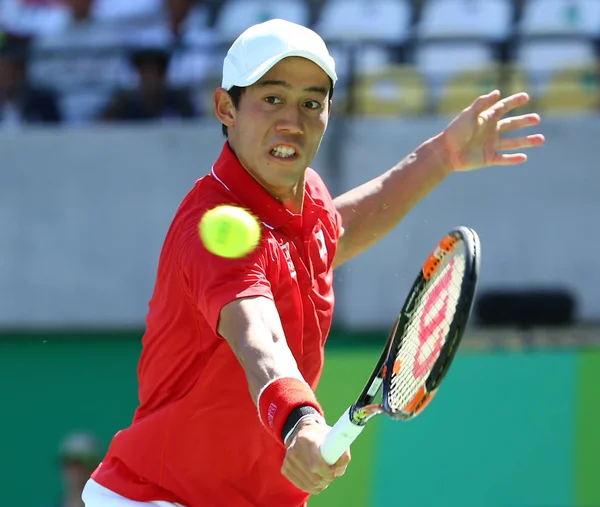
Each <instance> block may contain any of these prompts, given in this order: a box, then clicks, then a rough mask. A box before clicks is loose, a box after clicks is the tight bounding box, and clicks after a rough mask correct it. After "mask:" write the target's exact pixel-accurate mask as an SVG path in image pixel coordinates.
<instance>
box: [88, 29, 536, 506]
mask: <svg viewBox="0 0 600 507" xmlns="http://www.w3.org/2000/svg"><path fill="white" fill-rule="evenodd" d="M336 81H337V76H336V73H335V65H334V61H333V59H332V57H331V56H330V55H329V52H328V50H327V47H326V46H325V43H324V42H323V40H322V39H321V38H320V37H319V36H318V35H317V34H316V33H314V32H313V31H311V30H309V29H307V28H304V27H302V26H298V25H295V24H292V23H288V22H285V21H281V20H272V21H268V22H265V23H261V24H258V25H255V26H252V27H251V28H249V29H248V30H247V31H246V32H244V33H243V34H242V35H241V36H240V37H239V38H238V39H237V40H236V41H235V42H234V43H233V45H232V46H231V48H230V50H229V52H228V54H227V56H226V58H225V62H224V65H223V81H222V87H221V88H219V89H218V90H216V92H215V95H214V108H215V113H216V116H217V117H218V119H219V120H220V121H221V123H222V124H223V126H224V129H225V133H226V135H227V136H228V139H227V141H226V142H225V144H224V146H223V149H222V152H221V155H220V156H219V158H218V159H217V160H216V162H215V164H214V166H213V167H212V169H211V171H210V173H209V174H207V175H206V176H204V177H203V178H201V179H200V180H198V181H197V182H196V184H195V186H194V187H193V188H192V189H191V191H190V192H189V193H188V195H187V196H186V197H185V198H184V200H183V202H182V203H181V206H180V208H179V209H178V211H177V213H176V215H175V218H174V220H173V222H172V225H171V227H170V229H169V231H168V234H167V237H166V239H165V242H164V246H163V250H162V253H161V257H160V261H159V266H158V274H157V280H156V285H155V290H154V294H153V296H152V299H151V301H150V307H149V313H148V316H147V327H146V333H145V335H144V338H143V352H142V355H141V359H140V363H139V369H138V376H139V398H140V404H139V407H138V408H137V410H136V412H135V415H134V418H133V422H132V424H131V425H130V426H129V427H128V428H126V429H123V430H122V431H120V432H118V433H117V434H116V435H115V437H114V439H113V441H112V443H111V446H110V448H109V451H108V453H107V455H106V457H105V459H104V461H103V463H102V464H101V465H100V466H99V467H98V468H97V470H96V471H95V472H94V473H93V475H92V478H91V479H90V481H89V482H88V484H87V486H86V489H85V490H84V493H83V498H84V501H85V503H86V506H87V507H133V506H141V505H184V506H186V507H251V506H258V507H300V506H304V505H306V502H307V501H308V498H309V495H310V494H317V493H319V492H321V491H322V490H324V489H325V488H327V486H328V485H329V484H330V483H331V482H332V481H333V480H334V479H335V478H336V477H337V476H340V475H342V474H343V473H344V471H345V469H346V466H347V465H348V462H349V459H350V454H349V452H347V453H346V454H345V455H344V456H342V457H341V458H340V460H339V462H338V463H336V464H335V465H334V466H328V465H327V464H326V463H325V462H324V461H323V459H322V457H321V454H320V452H319V448H320V446H321V444H322V442H323V440H324V438H325V436H326V435H327V433H328V432H329V430H330V427H329V426H328V425H327V423H326V422H325V418H324V415H323V410H322V408H321V406H320V405H319V402H318V400H317V398H316V397H315V394H314V391H315V388H316V387H317V383H318V381H319V376H320V374H321V369H322V367H323V348H324V344H325V340H326V338H327V334H328V332H329V329H330V325H331V318H332V312H333V305H334V296H333V290H332V281H333V269H334V268H336V267H337V266H340V265H341V264H343V263H344V262H346V261H347V260H348V259H351V258H352V257H354V256H355V255H357V254H359V253H360V252H362V251H364V250H365V249H367V248H368V247H370V246H371V245H373V244H374V243H376V242H377V241H379V240H380V239H381V238H383V237H384V236H385V235H386V234H387V233H388V232H389V231H391V230H392V229H393V228H394V226H395V225H396V224H397V223H398V222H399V221H400V220H401V219H402V217H403V216H404V215H405V214H406V213H407V212H408V211H409V210H410V209H411V208H412V207H413V206H414V205H415V204H416V203H417V202H418V201H419V200H420V199H421V198H423V196H425V195H426V194H427V193H428V192H429V191H430V190H432V189H433V188H434V187H435V186H436V185H438V184H439V183H440V182H442V181H443V180H444V179H445V178H446V177H447V176H448V175H449V174H450V173H452V172H454V171H466V170H470V169H476V168H478V167H483V166H490V165H511V164H518V163H521V162H524V161H525V160H526V156H525V155H524V154H522V153H516V154H515V153H513V154H503V153H501V151H503V150H506V149H510V150H513V149H516V150H520V149H523V148H528V147H532V146H537V145H540V144H541V143H543V141H544V138H543V136H541V135H539V134H536V135H529V136H521V137H513V138H510V139H508V138H502V137H501V134H503V133H506V132H511V131H515V130H519V129H521V128H522V127H528V126H532V125H536V124H537V123H538V122H539V117H538V116H537V115H536V114H528V115H524V116H515V117H511V118H505V119H503V116H504V115H505V113H507V112H509V111H511V110H513V109H514V108H516V107H518V106H522V105H524V104H525V103H526V102H527V101H528V96H527V95H526V94H524V93H521V94H517V95H513V96H511V97H508V98H505V99H504V100H500V94H499V92H497V91H496V92H492V93H489V94H488V95H484V96H481V97H479V98H477V99H476V100H475V101H474V102H473V104H471V106H469V107H468V108H467V109H465V110H464V111H463V112H461V113H460V114H459V115H458V116H457V117H456V118H455V119H454V120H453V121H452V122H451V123H450V125H449V126H448V127H447V128H446V129H445V130H444V131H443V132H442V133H440V134H439V135H437V136H436V137H434V138H432V139H429V140H428V141H426V142H424V143H423V144H422V145H421V146H419V147H418V148H417V149H416V150H415V151H414V152H413V153H411V154H410V155H409V156H407V157H406V158H405V159H404V160H402V161H401V162H399V163H398V164H397V165H396V166H395V167H393V168H392V169H390V170H389V171H387V172H385V173H384V174H382V176H380V177H378V178H377V179H375V180H373V181H370V182H368V183H366V184H364V185H363V186H361V187H358V188H356V189H354V190H351V191H349V192H348V193H346V194H344V195H342V196H341V197H339V198H337V199H335V200H333V199H332V198H331V196H330V194H329V192H328V190H327V188H326V186H325V184H324V183H323V181H322V180H321V178H320V177H319V176H318V174H317V173H316V172H315V171H313V170H312V169H310V168H309V165H310V163H311V161H312V160H313V158H314V156H315V154H316V153H317V150H318V148H319V145H320V143H321V140H322V138H323V135H324V133H325V130H326V128H327V122H328V120H329V116H330V114H331V107H332V94H333V91H334V86H335V84H336ZM223 203H228V204H235V205H239V206H244V207H246V208H249V209H250V210H251V211H252V212H253V213H254V214H255V215H256V216H258V217H259V219H260V221H261V222H262V224H263V241H262V243H261V245H260V247H259V248H257V249H256V250H255V251H254V252H253V253H252V254H249V255H248V256H246V257H244V258H242V259H236V260H231V259H222V258H219V257H216V256H214V255H212V254H210V253H209V252H207V251H206V250H205V249H204V247H203V245H202V243H201V241H200V240H199V238H198V232H197V225H198V221H199V219H200V217H201V216H202V214H203V213H204V212H205V211H206V210H208V209H211V208H213V207H214V206H217V205H219V204H223Z"/></svg>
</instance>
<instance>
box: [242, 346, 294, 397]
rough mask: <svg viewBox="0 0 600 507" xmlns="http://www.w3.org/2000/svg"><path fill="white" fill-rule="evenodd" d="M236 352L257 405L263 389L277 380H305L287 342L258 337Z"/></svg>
mask: <svg viewBox="0 0 600 507" xmlns="http://www.w3.org/2000/svg"><path fill="white" fill-rule="evenodd" d="M234 352H235V354H236V356H237V358H238V360H239V361H240V363H241V365H242V367H243V368H244V371H245V373H246V378H247V380H248V388H249V389H250V394H251V395H252V399H253V400H254V402H255V403H256V402H257V399H258V395H259V393H260V392H261V391H262V389H264V387H265V386H266V385H268V384H269V383H270V382H272V381H273V380H275V379H278V378H281V377H292V378H297V379H299V380H303V377H302V374H301V373H300V370H298V366H297V364H296V360H295V359H294V356H293V355H292V353H291V351H290V349H289V347H288V346H287V343H285V341H283V342H275V341H273V340H272V338H271V337H268V338H267V337H265V338H264V339H261V338H260V337H257V339H256V340H252V341H248V342H245V343H244V344H242V345H240V346H239V347H237V350H234Z"/></svg>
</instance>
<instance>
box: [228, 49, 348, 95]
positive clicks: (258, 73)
mask: <svg viewBox="0 0 600 507" xmlns="http://www.w3.org/2000/svg"><path fill="white" fill-rule="evenodd" d="M291 56H299V57H301V58H306V59H307V60H310V61H311V62H313V63H316V64H317V65H318V66H319V67H321V69H323V71H324V72H325V73H326V74H327V75H328V76H329V77H330V78H331V80H332V81H333V84H334V86H335V83H336V81H337V74H336V73H335V68H334V67H333V65H331V64H329V63H328V62H326V61H324V60H323V59H321V58H319V57H318V56H316V55H315V54H314V53H312V52H310V51H303V50H298V49H294V50H290V51H285V52H283V53H280V54H278V55H275V56H273V57H272V58H269V59H268V60H266V61H265V62H264V63H263V64H262V65H259V66H258V67H256V68H254V69H252V71H251V72H249V73H248V74H245V75H243V76H240V77H239V78H238V79H237V80H236V81H235V82H231V83H225V82H223V83H222V86H223V88H225V89H226V90H229V89H230V88H231V87H233V86H239V87H242V88H244V87H246V86H251V85H253V84H254V83H256V82H257V81H258V80H259V79H260V78H262V77H263V76H264V75H265V74H266V73H267V72H269V70H271V69H272V68H273V67H274V66H275V65H276V64H278V63H279V62H280V61H281V60H283V59H284V58H289V57H291Z"/></svg>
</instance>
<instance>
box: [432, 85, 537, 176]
mask: <svg viewBox="0 0 600 507" xmlns="http://www.w3.org/2000/svg"><path fill="white" fill-rule="evenodd" d="M528 102H529V96H528V95H527V94H526V93H517V94H515V95H511V96H510V97H506V98H505V99H502V100H500V92H499V91H498V90H495V91H493V92H491V93H489V94H487V95H482V96H481V97H479V98H477V99H476V100H475V101H474V102H473V103H472V104H471V105H470V106H469V107H467V108H466V109H464V110H463V111H462V112H461V113H460V114H459V115H458V116H457V117H456V118H454V120H452V122H451V123H450V124H449V125H448V127H446V129H445V130H444V133H443V136H442V137H443V139H444V146H445V149H446V151H447V154H448V159H449V161H450V165H451V168H452V170H454V171H470V170H473V169H478V168H480V167H487V166H492V165H515V164H520V163H523V162H525V161H526V160H527V155H525V154H524V153H502V152H503V151H507V150H523V149H526V148H533V147H535V146H540V145H542V144H543V143H544V140H545V139H544V136H543V135H542V134H532V135H526V136H520V137H519V136H517V137H503V134H508V133H511V132H515V131H518V130H520V129H523V128H526V127H532V126H535V125H538V124H539V122H540V117H539V115H537V114H535V113H532V114H524V115H521V116H513V117H509V118H504V116H505V115H506V114H507V113H509V112H511V111H513V110H514V109H516V108H518V107H522V106H524V105H525V104H527V103H528Z"/></svg>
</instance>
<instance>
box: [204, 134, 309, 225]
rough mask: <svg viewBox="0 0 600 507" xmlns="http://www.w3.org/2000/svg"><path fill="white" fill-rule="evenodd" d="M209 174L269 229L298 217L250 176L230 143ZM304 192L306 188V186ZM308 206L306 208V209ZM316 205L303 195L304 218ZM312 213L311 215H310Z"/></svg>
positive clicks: (224, 147)
mask: <svg viewBox="0 0 600 507" xmlns="http://www.w3.org/2000/svg"><path fill="white" fill-rule="evenodd" d="M211 174H212V176H213V178H215V179H216V180H217V181H219V182H220V183H221V184H222V185H223V186H224V187H225V188H226V189H227V190H229V191H230V192H231V193H232V194H234V195H235V196H236V197H237V198H239V199H240V201H241V203H242V204H243V205H244V206H245V207H246V208H248V209H249V210H251V211H252V212H253V213H254V214H255V215H257V217H258V218H259V219H260V220H261V221H262V222H263V224H264V225H265V226H266V227H267V228H269V229H277V228H280V227H283V226H284V225H286V224H288V223H289V222H291V221H292V220H293V219H294V218H296V219H297V218H299V215H296V214H294V213H292V212H291V211H290V210H288V209H287V208H285V206H284V205H283V204H281V203H280V202H279V201H278V200H277V199H275V198H274V197H273V196H272V195H271V194H269V192H267V191H266V190H265V188H264V187H263V186H262V185H261V184H260V183H258V182H257V181H256V180H255V179H254V178H253V177H252V175H251V174H250V173H249V172H248V171H247V170H246V169H244V167H243V166H242V164H241V163H240V161H239V160H238V158H237V156H236V155H235V153H233V151H232V149H231V147H230V146H229V142H226V143H225V145H224V146H223V150H222V151H221V155H220V156H219V158H218V159H217V161H216V162H215V164H214V166H213V168H212V171H211ZM305 189H306V186H305ZM307 204H308V206H307ZM315 204H316V203H315V202H314V200H313V199H312V197H311V196H310V195H309V193H308V192H306V191H305V194H304V208H303V215H304V214H306V211H308V209H307V208H313V206H315ZM313 214H314V211H312V212H311V215H313Z"/></svg>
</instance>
